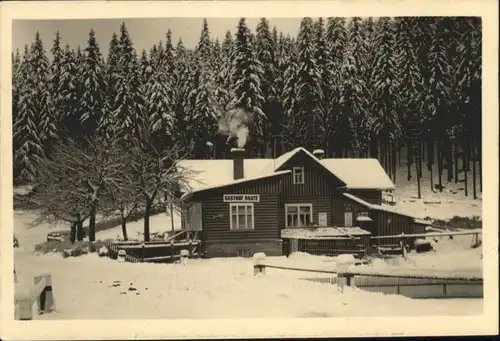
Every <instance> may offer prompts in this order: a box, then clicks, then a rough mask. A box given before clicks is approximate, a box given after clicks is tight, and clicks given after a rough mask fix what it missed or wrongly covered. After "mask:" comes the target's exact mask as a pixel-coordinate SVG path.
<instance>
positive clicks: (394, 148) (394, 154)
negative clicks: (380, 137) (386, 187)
mask: <svg viewBox="0 0 500 341" xmlns="http://www.w3.org/2000/svg"><path fill="white" fill-rule="evenodd" d="M397 150H398V149H397V145H396V143H395V142H393V143H392V174H393V178H394V183H396V170H397V165H398V164H397V153H398V151H397Z"/></svg>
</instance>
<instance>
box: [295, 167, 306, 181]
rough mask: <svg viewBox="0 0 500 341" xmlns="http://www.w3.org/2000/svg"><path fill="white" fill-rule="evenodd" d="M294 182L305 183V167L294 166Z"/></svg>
mask: <svg viewBox="0 0 500 341" xmlns="http://www.w3.org/2000/svg"><path fill="white" fill-rule="evenodd" d="M293 183H294V185H301V184H303V183H304V167H293Z"/></svg>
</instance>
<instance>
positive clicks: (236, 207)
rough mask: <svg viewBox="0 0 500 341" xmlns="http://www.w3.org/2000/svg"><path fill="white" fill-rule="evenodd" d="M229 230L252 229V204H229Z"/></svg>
mask: <svg viewBox="0 0 500 341" xmlns="http://www.w3.org/2000/svg"><path fill="white" fill-rule="evenodd" d="M229 210H230V215H231V220H230V228H231V230H252V229H253V228H254V213H253V204H230V205H229Z"/></svg>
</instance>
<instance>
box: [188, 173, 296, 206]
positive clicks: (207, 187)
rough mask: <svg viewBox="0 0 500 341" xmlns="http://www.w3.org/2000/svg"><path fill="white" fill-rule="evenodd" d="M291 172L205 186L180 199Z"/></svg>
mask: <svg viewBox="0 0 500 341" xmlns="http://www.w3.org/2000/svg"><path fill="white" fill-rule="evenodd" d="M291 172H292V171H291V170H284V171H280V172H274V173H270V174H267V175H258V176H254V177H245V178H243V179H238V180H233V181H231V182H225V183H222V184H218V185H214V186H206V187H203V188H200V189H197V190H195V191H191V192H188V193H185V194H183V195H182V197H181V199H187V198H188V197H190V196H191V195H192V194H194V193H198V192H202V191H206V190H209V189H216V188H220V187H225V186H231V185H236V184H240V183H245V182H249V181H254V180H260V179H265V178H270V177H273V176H279V175H284V174H288V173H291Z"/></svg>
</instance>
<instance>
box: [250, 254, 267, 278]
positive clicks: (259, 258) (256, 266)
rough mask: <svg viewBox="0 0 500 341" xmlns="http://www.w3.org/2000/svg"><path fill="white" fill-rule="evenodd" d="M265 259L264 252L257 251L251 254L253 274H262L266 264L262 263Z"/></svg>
mask: <svg viewBox="0 0 500 341" xmlns="http://www.w3.org/2000/svg"><path fill="white" fill-rule="evenodd" d="M265 260H266V254H265V253H263V252H257V253H254V255H253V274H254V276H257V275H258V274H262V275H264V274H265V273H266V265H265V264H264V263H263V262H264V261H265Z"/></svg>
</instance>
